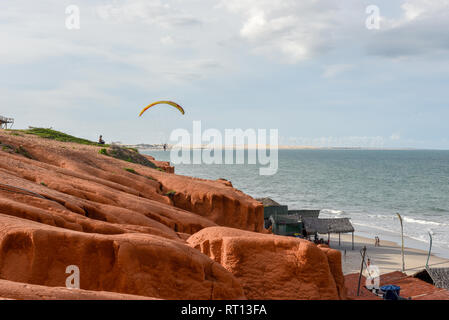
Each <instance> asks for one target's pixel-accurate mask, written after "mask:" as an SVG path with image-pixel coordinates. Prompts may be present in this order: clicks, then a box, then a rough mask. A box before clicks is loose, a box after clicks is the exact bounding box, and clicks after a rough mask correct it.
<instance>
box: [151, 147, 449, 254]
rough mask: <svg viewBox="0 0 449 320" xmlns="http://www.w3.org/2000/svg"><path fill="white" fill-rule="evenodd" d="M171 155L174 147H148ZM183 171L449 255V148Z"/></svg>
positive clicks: (298, 154)
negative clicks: (272, 167) (265, 168)
mask: <svg viewBox="0 0 449 320" xmlns="http://www.w3.org/2000/svg"><path fill="white" fill-rule="evenodd" d="M144 153H147V154H150V155H152V156H154V157H155V158H156V159H158V160H165V161H169V160H170V152H169V151H165V152H164V151H146V152H145V151H144ZM175 172H176V173H177V174H182V175H187V176H193V177H199V178H205V179H218V178H225V179H227V180H230V181H231V182H232V184H233V186H234V187H235V188H237V189H240V190H242V191H243V192H245V193H247V194H249V195H251V196H253V197H255V198H256V197H270V198H272V199H273V200H275V201H277V202H279V203H281V204H286V205H288V206H289V209H321V213H320V217H323V218H324V217H348V218H351V222H352V224H353V225H354V228H355V229H356V234H359V235H362V236H367V237H374V236H376V235H377V236H379V237H380V238H381V240H382V239H384V240H393V241H395V242H399V241H400V230H401V229H400V223H399V219H398V217H397V215H396V213H397V212H398V213H400V214H401V216H402V217H403V223H404V235H405V238H406V241H405V242H406V243H405V245H406V246H408V247H413V248H420V249H428V246H429V234H428V233H429V232H431V234H432V237H433V248H432V253H435V254H438V255H440V256H444V257H449V151H433V150H279V169H278V171H277V173H276V174H275V175H272V176H261V175H259V170H258V166H257V165H248V164H241V165H237V164H234V165H225V164H223V165H215V164H214V165H206V164H202V165H197V164H195V165H193V164H179V165H176V166H175Z"/></svg>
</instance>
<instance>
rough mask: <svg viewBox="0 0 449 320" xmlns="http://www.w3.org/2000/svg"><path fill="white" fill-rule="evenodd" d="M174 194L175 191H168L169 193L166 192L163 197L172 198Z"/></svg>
mask: <svg viewBox="0 0 449 320" xmlns="http://www.w3.org/2000/svg"><path fill="white" fill-rule="evenodd" d="M175 194H176V191H175V190H170V191H169V192H167V193H166V194H165V195H166V196H168V197H172V196H174V195H175Z"/></svg>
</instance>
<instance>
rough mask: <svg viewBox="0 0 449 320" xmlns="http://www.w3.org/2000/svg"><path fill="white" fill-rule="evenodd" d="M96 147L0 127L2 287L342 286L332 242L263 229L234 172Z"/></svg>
mask: <svg viewBox="0 0 449 320" xmlns="http://www.w3.org/2000/svg"><path fill="white" fill-rule="evenodd" d="M100 149H101V148H100V147H95V146H88V145H80V144H75V143H63V142H57V141H53V140H48V139H42V138H39V137H36V136H32V135H25V134H23V133H16V134H11V133H10V132H8V131H4V130H0V279H1V280H0V298H7V299H53V298H54V299H134V298H151V299H245V298H249V299H338V298H344V297H345V292H344V288H345V286H344V278H343V277H342V275H341V257H340V256H339V254H338V253H337V252H336V251H335V250H331V249H325V248H322V249H320V248H318V247H317V246H315V245H313V244H311V243H309V242H307V241H301V240H298V239H293V238H287V237H280V236H274V235H270V234H266V233H267V232H268V231H267V230H265V229H264V228H263V225H264V221H263V206H262V205H261V204H260V203H259V202H258V201H256V200H254V199H253V198H251V197H250V196H248V195H246V194H244V193H242V192H241V191H239V190H236V189H234V188H233V186H232V183H231V182H229V181H226V180H223V179H219V180H216V181H209V180H203V179H196V178H190V177H185V176H179V175H175V174H173V173H170V172H173V170H172V169H173V168H172V167H170V164H169V163H163V162H157V161H156V160H154V158H152V157H149V156H148V157H147V159H148V160H150V161H152V162H153V163H155V164H156V165H157V166H159V167H160V168H163V170H162V171H161V170H156V169H153V168H150V167H147V166H144V165H139V164H136V163H132V162H127V161H123V160H119V159H116V158H113V157H110V156H107V155H105V154H101V153H99V151H100ZM170 168H171V169H170ZM164 170H165V171H164ZM219 226H221V227H219ZM229 227H231V228H229ZM70 265H76V266H77V267H78V268H79V270H80V289H79V290H78V289H76V290H68V289H65V288H63V287H64V286H65V282H66V279H67V277H68V276H69V274H66V272H65V271H66V268H67V266H70Z"/></svg>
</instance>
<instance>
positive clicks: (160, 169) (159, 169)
mask: <svg viewBox="0 0 449 320" xmlns="http://www.w3.org/2000/svg"><path fill="white" fill-rule="evenodd" d="M156 170H158V171H161V172H165V170H164V169H162V168H159V167H158V168H156Z"/></svg>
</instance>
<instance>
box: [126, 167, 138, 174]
mask: <svg viewBox="0 0 449 320" xmlns="http://www.w3.org/2000/svg"><path fill="white" fill-rule="evenodd" d="M125 170H126V171H128V172H131V173H133V174H138V173H137V172H136V170H134V169H131V168H125Z"/></svg>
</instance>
